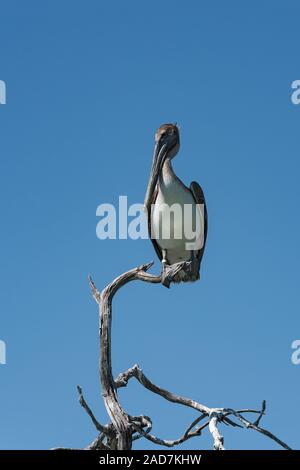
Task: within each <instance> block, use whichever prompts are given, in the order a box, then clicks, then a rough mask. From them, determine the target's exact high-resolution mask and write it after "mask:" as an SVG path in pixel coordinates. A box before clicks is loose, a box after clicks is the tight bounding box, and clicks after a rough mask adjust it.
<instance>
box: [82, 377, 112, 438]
mask: <svg viewBox="0 0 300 470" xmlns="http://www.w3.org/2000/svg"><path fill="white" fill-rule="evenodd" d="M77 390H78V393H79V403H80V405H81V406H82V408H84V409H85V411H86V412H87V414H88V415H89V417H90V418H91V420H92V422H93V424H94V426H95V428H96V429H97V431H99V432H100V433H103V434H104V435H106V436H110V437H111V436H112V435H113V434H114V433H113V430H112V428H111V427H109V426H103V425H102V424H100V423H99V421H98V420H97V419H96V418H95V416H94V414H93V412H92V410H91V409H90V407H89V405H88V404H87V402H86V401H85V398H84V396H83V392H82V388H81V387H80V386H79V385H77Z"/></svg>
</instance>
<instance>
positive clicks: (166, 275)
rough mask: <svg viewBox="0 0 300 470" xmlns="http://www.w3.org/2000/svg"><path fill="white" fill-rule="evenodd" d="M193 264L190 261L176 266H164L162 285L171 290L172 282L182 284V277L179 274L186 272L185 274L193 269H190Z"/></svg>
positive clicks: (164, 264)
mask: <svg viewBox="0 0 300 470" xmlns="http://www.w3.org/2000/svg"><path fill="white" fill-rule="evenodd" d="M190 265H191V262H190V261H181V262H180V263H175V264H171V265H169V264H166V263H163V264H162V268H163V269H162V274H161V277H162V280H161V283H162V284H163V285H164V286H165V287H167V288H169V287H170V284H171V282H180V277H179V276H178V274H179V273H180V272H181V271H184V272H185V273H186V272H187V271H189V270H190V269H191V267H190Z"/></svg>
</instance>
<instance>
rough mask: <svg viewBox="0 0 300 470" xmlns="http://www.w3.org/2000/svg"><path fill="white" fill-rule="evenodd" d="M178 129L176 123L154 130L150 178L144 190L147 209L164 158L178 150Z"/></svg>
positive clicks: (173, 155) (172, 155)
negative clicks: (145, 190)
mask: <svg viewBox="0 0 300 470" xmlns="http://www.w3.org/2000/svg"><path fill="white" fill-rule="evenodd" d="M179 146H180V139H179V129H178V127H177V125H176V124H163V125H162V126H160V128H159V129H158V130H157V131H156V134H155V147H154V155H153V161H152V168H151V173H150V179H149V183H148V188H147V192H146V197H145V202H144V206H145V207H146V208H147V209H148V207H149V206H150V205H151V201H152V195H153V192H154V190H155V187H156V184H157V180H158V177H159V174H160V172H161V170H162V167H163V165H164V163H165V161H166V160H170V159H172V158H174V157H175V155H176V154H177V152H178V150H179Z"/></svg>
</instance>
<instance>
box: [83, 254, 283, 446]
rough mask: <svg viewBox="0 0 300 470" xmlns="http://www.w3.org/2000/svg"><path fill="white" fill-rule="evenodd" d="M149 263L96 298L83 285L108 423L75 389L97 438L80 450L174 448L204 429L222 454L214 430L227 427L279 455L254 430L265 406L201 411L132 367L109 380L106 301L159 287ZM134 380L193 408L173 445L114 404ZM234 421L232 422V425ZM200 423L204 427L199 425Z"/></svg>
mask: <svg viewBox="0 0 300 470" xmlns="http://www.w3.org/2000/svg"><path fill="white" fill-rule="evenodd" d="M152 264H153V263H148V264H144V265H142V266H139V267H137V268H134V269H131V270H130V271H127V272H125V273H124V274H122V275H120V276H118V277H117V278H116V279H114V281H112V282H111V283H110V284H109V285H108V286H107V287H106V288H105V289H104V290H103V291H102V292H99V291H98V289H97V287H96V285H95V283H94V281H93V280H92V278H91V277H89V284H90V288H91V292H92V295H93V297H94V299H95V301H96V302H97V304H98V306H99V339H100V357H99V375H100V382H101V389H102V397H103V400H104V403H105V406H106V409H107V412H108V415H109V417H110V419H111V423H110V424H108V425H105V426H104V425H102V424H100V423H99V422H98V420H97V419H96V418H95V416H94V414H93V412H92V411H91V409H90V407H89V406H88V404H87V403H86V401H85V398H84V396H83V393H82V389H81V387H78V392H79V401H80V404H81V406H82V407H83V408H84V409H85V411H86V412H87V414H88V415H89V417H90V419H91V420H92V422H93V424H94V426H95V428H96V429H97V431H98V432H99V435H98V436H97V437H96V439H95V440H94V441H93V442H92V443H91V444H89V445H88V446H87V447H86V449H87V450H88V449H96V450H97V449H106V450H107V449H110V450H114V449H117V450H127V449H131V447H132V442H133V441H135V440H136V439H139V438H141V437H143V438H145V439H147V440H149V441H151V442H153V443H154V444H157V445H162V446H166V447H174V446H176V445H179V444H181V443H183V442H185V441H187V440H188V439H190V438H192V437H197V436H200V435H201V433H202V431H203V430H204V429H205V428H206V427H208V429H209V431H210V433H211V435H212V438H213V447H214V449H215V450H224V438H223V436H222V435H221V433H220V431H219V426H220V424H226V425H229V426H233V427H242V428H247V429H253V430H255V431H257V432H259V433H261V434H264V435H265V436H267V437H269V438H270V439H272V440H273V441H275V442H276V443H277V444H279V445H280V446H281V447H283V448H284V449H290V447H289V446H288V445H287V444H286V443H284V442H283V441H282V440H280V439H278V438H277V437H276V436H275V435H274V434H272V433H271V432H270V431H267V430H266V429H263V428H261V427H260V426H259V424H260V421H261V419H262V417H263V415H264V414H265V410H266V402H265V401H263V403H262V408H261V410H255V409H241V410H234V409H231V408H210V407H208V406H206V405H203V404H201V403H198V402H196V401H195V400H192V399H190V398H185V397H182V396H179V395H175V394H174V393H172V392H169V391H168V390H166V389H163V388H161V387H159V386H157V385H155V384H154V383H153V382H151V381H150V380H149V379H148V378H147V377H146V375H145V374H144V373H143V371H142V369H141V368H140V367H139V366H138V365H134V366H133V367H131V368H129V369H128V370H127V371H125V372H122V373H121V374H119V375H118V376H117V378H116V379H115V380H114V378H113V373H112V361H111V346H112V344H111V326H112V300H113V297H114V295H115V294H116V293H117V291H118V290H119V289H120V288H121V287H123V286H124V285H126V284H127V283H128V282H131V281H135V280H139V281H144V282H150V283H153V284H159V283H161V282H162V275H158V276H155V275H152V274H150V273H148V270H149V269H150V267H151V266H152ZM181 269H182V263H181V264H179V265H174V266H173V267H171V269H170V270H169V272H168V279H169V280H170V281H171V280H172V278H173V277H174V276H176V274H177V273H178V272H179V271H180V270H181ZM132 378H135V379H136V380H137V381H138V382H139V383H140V384H141V385H143V386H144V387H145V388H146V389H148V390H149V391H150V392H152V393H155V394H157V395H160V396H161V397H162V398H164V399H165V400H167V401H169V402H172V403H175V404H178V405H183V406H187V407H189V408H193V409H194V410H195V411H197V412H198V413H200V414H199V416H197V417H196V419H195V420H194V421H193V422H192V423H191V425H190V426H189V427H188V428H187V429H186V431H185V432H184V434H183V435H182V436H181V437H179V438H178V439H174V440H166V439H161V438H160V437H157V436H155V435H153V434H150V433H151V430H152V421H151V419H150V418H149V417H147V416H138V417H137V416H135V417H132V416H130V415H129V414H128V413H127V412H126V411H125V410H124V409H123V407H122V406H121V404H120V401H119V398H118V389H119V388H122V387H126V386H127V384H128V382H129V380H130V379H132ZM249 413H250V414H252V413H253V414H258V417H257V419H256V420H255V421H254V422H252V421H249V420H248V419H246V418H245V416H244V415H245V414H249ZM233 418H235V420H233ZM202 421H204V423H201V424H200V425H199V423H200V422H202Z"/></svg>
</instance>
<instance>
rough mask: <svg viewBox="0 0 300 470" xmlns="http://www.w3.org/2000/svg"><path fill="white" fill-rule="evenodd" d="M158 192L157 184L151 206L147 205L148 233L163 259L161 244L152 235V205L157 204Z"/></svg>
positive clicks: (157, 252) (158, 254)
mask: <svg viewBox="0 0 300 470" xmlns="http://www.w3.org/2000/svg"><path fill="white" fill-rule="evenodd" d="M157 193H158V188H157V186H156V188H155V190H154V192H153V197H152V200H151V203H150V204H149V206H148V207H147V215H148V233H149V237H150V240H151V242H152V245H153V246H154V249H155V251H156V254H157V256H158V258H159V259H160V260H162V259H163V255H162V251H161V248H160V246H159V244H158V243H157V241H156V239H155V238H152V237H151V207H152V205H153V204H155V201H156V198H157Z"/></svg>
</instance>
